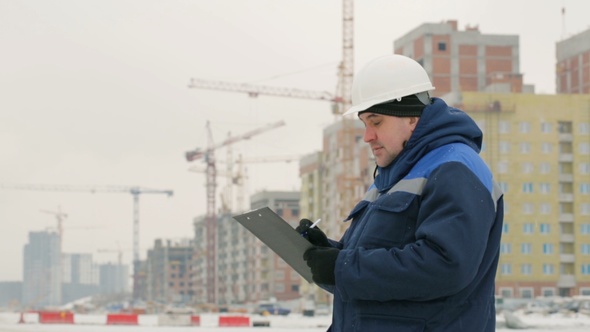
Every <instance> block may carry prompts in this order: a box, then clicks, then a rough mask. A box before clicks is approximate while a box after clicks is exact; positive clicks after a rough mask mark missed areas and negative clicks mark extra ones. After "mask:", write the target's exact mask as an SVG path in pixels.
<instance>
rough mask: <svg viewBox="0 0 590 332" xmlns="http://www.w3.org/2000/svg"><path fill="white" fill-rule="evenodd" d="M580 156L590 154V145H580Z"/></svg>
mask: <svg viewBox="0 0 590 332" xmlns="http://www.w3.org/2000/svg"><path fill="white" fill-rule="evenodd" d="M579 149H580V154H590V144H588V143H580V145H579Z"/></svg>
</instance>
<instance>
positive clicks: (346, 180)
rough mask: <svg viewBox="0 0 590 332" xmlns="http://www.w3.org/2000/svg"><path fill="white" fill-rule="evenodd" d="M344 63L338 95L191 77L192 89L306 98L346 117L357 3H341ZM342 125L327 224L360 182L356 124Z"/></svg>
mask: <svg viewBox="0 0 590 332" xmlns="http://www.w3.org/2000/svg"><path fill="white" fill-rule="evenodd" d="M341 51H342V60H341V62H340V65H339V66H338V83H337V86H336V93H335V94H332V93H329V92H325V91H310V90H300V89H292V88H279V87H270V86H259V85H253V84H247V83H232V82H224V81H215V80H204V79H197V78H191V79H190V81H189V84H188V87H189V88H195V89H212V90H222V91H230V92H242V93H247V94H248V95H249V96H250V97H258V96H259V95H270V96H280V97H289V98H300V99H301V98H303V99H313V100H323V101H330V102H332V113H333V114H334V115H335V116H339V115H342V114H344V112H346V110H348V109H349V108H350V106H351V96H352V91H351V90H352V81H353V75H354V0H342V47H341ZM339 120H340V121H341V123H342V133H343V135H342V136H343V140H342V141H341V142H342V151H343V153H342V155H341V156H340V160H339V163H340V164H341V166H342V172H341V173H340V174H332V175H331V176H334V177H335V178H330V179H326V180H327V181H330V182H332V183H339V184H341V187H339V188H338V189H337V191H338V193H339V194H340V195H339V197H338V198H337V199H335V200H331V202H333V203H331V204H333V206H326V209H327V210H328V211H329V213H327V215H326V216H323V217H322V218H325V219H326V221H327V223H330V224H333V225H336V224H339V223H334V222H332V221H334V219H340V220H342V219H344V218H345V217H346V216H347V215H348V212H349V211H350V209H351V208H352V207H353V206H354V205H353V204H354V201H353V199H354V198H355V197H354V195H355V193H354V183H355V182H358V179H359V178H358V176H353V174H352V172H353V162H354V144H355V140H354V123H353V121H354V120H353V119H349V118H345V117H340V119H339Z"/></svg>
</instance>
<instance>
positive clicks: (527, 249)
mask: <svg viewBox="0 0 590 332" xmlns="http://www.w3.org/2000/svg"><path fill="white" fill-rule="evenodd" d="M531 248H532V244H530V243H523V244H521V245H520V252H521V253H522V254H523V255H530V254H531V251H532V249H531Z"/></svg>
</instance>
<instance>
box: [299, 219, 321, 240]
mask: <svg viewBox="0 0 590 332" xmlns="http://www.w3.org/2000/svg"><path fill="white" fill-rule="evenodd" d="M320 221H322V218H320V219H318V220H316V221H315V222H314V223H313V224H311V226H309V228H308V230H309V229H312V228H314V227H316V226H317V225H318V224H319V223H320ZM301 236H303V237H305V236H307V231H305V232H303V233H301Z"/></svg>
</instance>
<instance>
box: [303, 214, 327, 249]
mask: <svg viewBox="0 0 590 332" xmlns="http://www.w3.org/2000/svg"><path fill="white" fill-rule="evenodd" d="M311 225H312V222H311V220H309V219H301V220H300V221H299V226H297V228H295V230H296V231H297V232H298V233H299V234H301V235H303V237H304V238H306V239H307V241H309V242H311V244H313V245H314V246H319V247H332V244H331V243H330V241H328V237H327V236H326V234H324V232H322V230H321V229H319V228H318V227H314V228H309V226H311Z"/></svg>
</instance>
